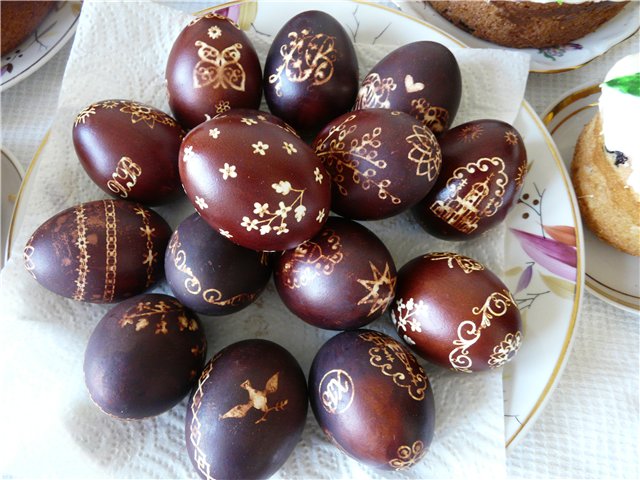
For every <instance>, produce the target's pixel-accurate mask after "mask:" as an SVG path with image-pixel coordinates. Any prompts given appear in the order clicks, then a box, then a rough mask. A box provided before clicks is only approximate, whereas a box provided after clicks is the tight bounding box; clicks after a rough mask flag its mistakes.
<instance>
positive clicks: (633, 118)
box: [571, 54, 640, 256]
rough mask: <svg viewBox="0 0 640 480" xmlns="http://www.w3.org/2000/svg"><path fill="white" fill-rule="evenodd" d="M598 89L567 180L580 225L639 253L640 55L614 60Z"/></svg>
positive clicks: (620, 248)
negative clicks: (595, 108)
mask: <svg viewBox="0 0 640 480" xmlns="http://www.w3.org/2000/svg"><path fill="white" fill-rule="evenodd" d="M601 89H602V93H601V95H600V100H599V103H598V113H597V114H596V115H595V117H594V118H593V119H592V120H591V121H590V122H589V123H588V124H587V125H586V126H585V127H584V129H583V131H582V133H581V134H580V137H579V139H578V143H577V144H576V149H575V153H574V156H573V162H572V164H571V180H572V182H573V186H574V188H575V191H576V196H577V197H578V203H579V205H580V213H581V214H582V219H583V221H584V223H585V224H586V225H587V226H588V227H589V228H590V229H591V230H592V231H593V232H594V233H595V234H596V235H598V237H600V238H601V239H602V240H604V241H605V242H607V243H608V244H610V245H612V246H614V247H616V248H617V249H619V250H622V251H624V252H626V253H629V254H631V255H636V256H640V134H638V125H640V54H634V55H629V56H627V57H625V58H623V59H622V60H620V61H619V62H618V63H616V64H615V65H614V66H613V68H612V69H611V70H610V71H609V73H607V76H606V77H605V81H604V83H603V84H602V85H601Z"/></svg>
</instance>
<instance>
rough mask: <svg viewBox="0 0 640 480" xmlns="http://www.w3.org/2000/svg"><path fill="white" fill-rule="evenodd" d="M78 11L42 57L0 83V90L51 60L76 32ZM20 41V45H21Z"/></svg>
mask: <svg viewBox="0 0 640 480" xmlns="http://www.w3.org/2000/svg"><path fill="white" fill-rule="evenodd" d="M80 12H81V10H79V11H78V14H77V15H76V16H75V18H74V19H73V22H72V23H71V25H70V26H69V27H68V28H67V31H66V32H65V33H64V34H63V35H62V36H61V37H59V38H58V41H57V42H56V43H55V44H54V45H53V46H52V47H51V48H49V49H48V50H47V51H46V52H45V54H44V55H42V57H40V58H39V59H38V60H36V61H35V62H33V63H32V64H31V65H29V66H28V67H27V68H25V69H24V70H22V71H21V72H19V73H18V74H17V75H15V76H14V77H11V78H10V79H8V80H6V81H5V82H2V83H0V92H4V91H5V90H8V89H9V88H11V87H13V86H14V85H16V84H18V83H20V82H21V81H23V80H25V79H26V78H29V77H30V76H31V75H33V74H34V73H35V72H37V71H38V70H40V69H41V68H42V67H43V66H44V65H46V64H47V62H49V60H51V59H52V58H53V57H54V56H55V55H56V54H57V53H58V52H59V51H60V50H62V48H63V47H64V46H65V45H66V44H67V43H68V42H69V39H70V38H71V37H72V36H73V35H74V34H75V33H76V29H77V28H78V21H79V20H80ZM52 13H54V12H50V13H49V15H51V14H52ZM55 13H57V12H55ZM25 41H26V40H24V41H23V42H22V43H24V42H25ZM22 43H21V44H20V45H22ZM20 45H18V46H17V47H16V48H18V47H20Z"/></svg>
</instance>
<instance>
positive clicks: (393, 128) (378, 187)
mask: <svg viewBox="0 0 640 480" xmlns="http://www.w3.org/2000/svg"><path fill="white" fill-rule="evenodd" d="M312 148H313V149H314V150H315V152H316V155H318V157H319V158H320V160H322V163H323V164H324V166H325V167H326V169H327V171H328V172H329V174H330V175H331V196H332V199H331V209H332V210H333V211H334V212H336V213H337V214H339V215H342V216H344V217H347V218H352V219H354V220H380V219H383V218H388V217H391V216H393V215H397V214H399V213H401V212H403V211H405V210H407V209H409V208H410V207H412V206H413V205H415V204H416V203H418V202H419V201H420V200H422V199H423V198H424V196H425V195H427V193H429V191H430V190H431V188H432V187H433V185H434V184H435V182H436V179H437V178H438V174H439V172H440V168H441V165H442V155H441V153H440V146H439V145H438V141H437V140H436V137H435V135H434V134H433V133H432V132H431V130H429V129H428V128H427V127H425V126H424V125H422V123H420V121H418V120H416V119H415V118H413V117H412V116H411V115H408V114H406V113H403V112H399V111H396V110H386V109H368V110H356V111H353V112H349V113H345V114H344V115H342V116H340V117H338V118H336V119H334V120H332V121H331V122H329V123H328V124H327V125H326V126H325V127H324V128H323V129H322V131H321V132H320V133H319V134H318V136H317V137H316V139H315V140H314V142H313V145H312Z"/></svg>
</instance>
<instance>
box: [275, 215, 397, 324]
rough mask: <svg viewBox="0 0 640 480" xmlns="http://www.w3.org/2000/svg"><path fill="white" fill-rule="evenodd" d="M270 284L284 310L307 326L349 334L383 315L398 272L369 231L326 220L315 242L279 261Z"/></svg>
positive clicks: (346, 222)
mask: <svg viewBox="0 0 640 480" xmlns="http://www.w3.org/2000/svg"><path fill="white" fill-rule="evenodd" d="M274 282H275V285H276V288H277V290H278V294H279V295H280V298H281V299H282V301H283V302H284V304H285V305H286V306H287V308H288V309H289V310H291V311H292V312H293V313H294V314H295V315H297V316H298V317H299V318H301V319H302V320H304V321H305V322H307V323H309V324H311V325H314V326H316V327H320V328H326V329H330V330H349V329H353V328H359V327H362V326H364V325H366V324H368V323H371V322H373V321H374V320H376V319H377V318H379V317H380V316H381V315H382V314H383V313H384V312H385V311H386V310H387V307H388V306H389V305H390V303H391V300H392V299H393V295H394V293H395V285H396V267H395V263H394V262H393V258H392V257H391V253H389V250H387V247H385V245H384V243H382V241H381V240H380V239H379V238H378V237H377V236H376V235H375V234H374V233H373V232H372V231H371V230H369V229H368V228H366V227H364V226H362V225H360V224H359V223H357V222H354V221H352V220H347V219H346V218H340V217H330V218H329V220H327V223H326V224H325V226H324V228H323V229H322V230H321V231H320V233H318V234H317V235H316V236H315V237H313V238H312V239H310V240H307V241H306V242H304V243H302V244H300V245H298V246H297V247H296V248H294V249H291V250H287V251H286V252H284V253H283V254H282V255H281V256H279V257H278V258H277V260H276V262H275V268H274Z"/></svg>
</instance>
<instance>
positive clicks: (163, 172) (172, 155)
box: [73, 100, 184, 205]
mask: <svg viewBox="0 0 640 480" xmlns="http://www.w3.org/2000/svg"><path fill="white" fill-rule="evenodd" d="M183 136H184V132H183V131H182V128H180V126H179V125H178V123H177V122H176V121H175V120H174V119H173V118H171V117H170V116H169V115H167V114H166V113H164V112H161V111H160V110H157V109H155V108H153V107H151V106H149V105H144V104H141V103H138V102H133V101H130V100H104V101H102V102H97V103H94V104H92V105H89V106H88V107H86V108H85V109H84V110H82V112H80V113H79V114H78V116H77V117H76V121H75V123H74V127H73V145H74V147H75V149H76V153H77V154H78V158H79V159H80V163H81V164H82V166H83V167H84V169H85V170H86V172H87V174H88V175H89V177H90V178H91V180H93V181H94V182H95V183H96V184H97V185H98V186H99V187H100V188H101V189H102V190H104V191H105V192H107V193H108V194H110V195H113V196H114V197H121V198H125V199H127V200H132V201H134V202H140V203H144V204H147V205H157V204H160V203H165V202H168V201H170V200H172V199H173V198H175V197H176V195H177V194H179V193H180V192H181V191H182V188H181V185H180V173H179V172H178V152H179V151H180V143H181V142H182V137H183Z"/></svg>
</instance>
